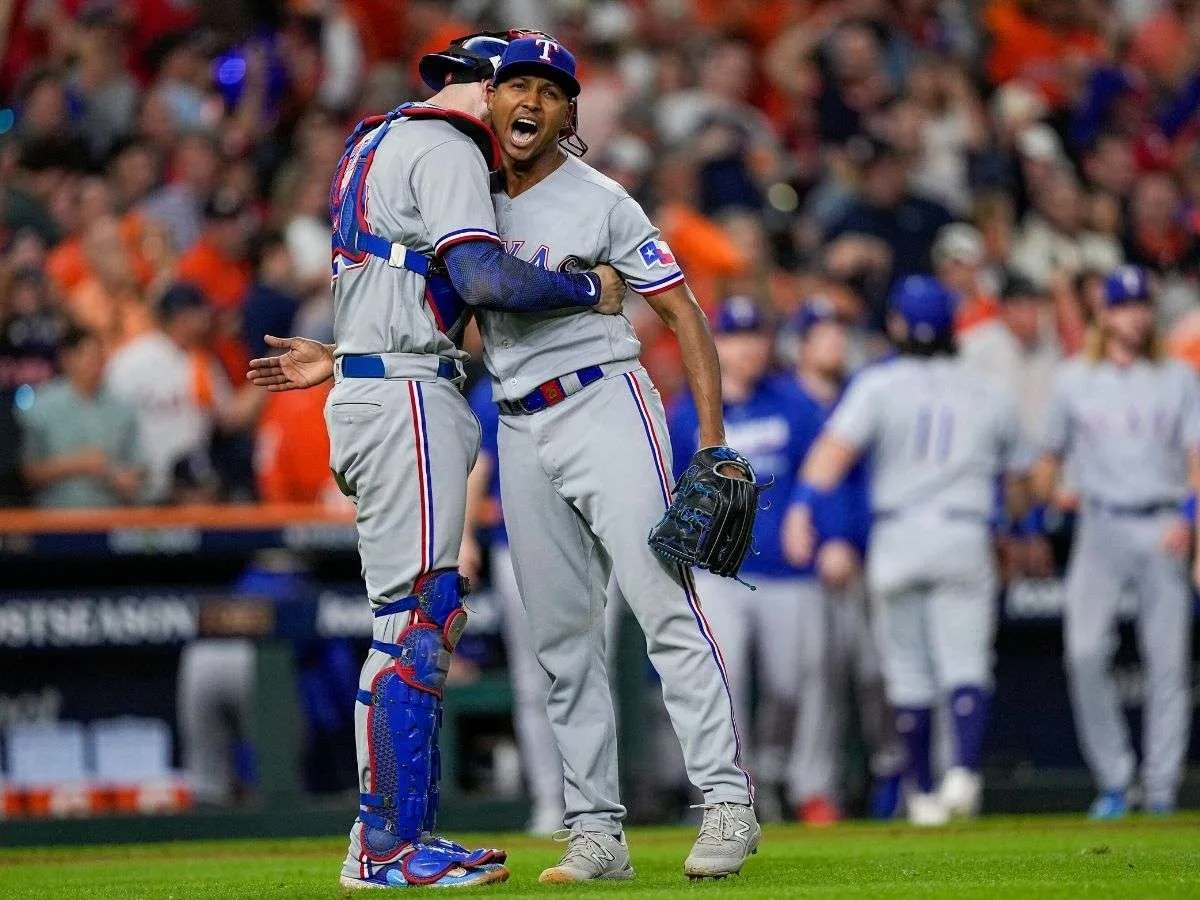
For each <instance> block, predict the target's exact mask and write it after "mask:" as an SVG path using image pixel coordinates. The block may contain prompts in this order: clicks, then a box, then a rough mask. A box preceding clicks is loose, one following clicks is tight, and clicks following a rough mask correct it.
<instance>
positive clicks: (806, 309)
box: [790, 295, 837, 337]
mask: <svg viewBox="0 0 1200 900" xmlns="http://www.w3.org/2000/svg"><path fill="white" fill-rule="evenodd" d="M836 321H837V310H835V309H834V308H833V303H832V302H831V301H830V300H829V298H828V297H822V296H820V295H817V296H815V297H810V298H809V299H808V300H806V301H805V303H804V305H803V306H801V307H800V311H799V312H798V313H796V315H795V316H793V317H792V321H791V323H790V330H792V331H794V332H796V334H798V335H799V336H800V337H806V336H807V335H808V332H809V331H810V330H811V329H812V327H813V326H814V325H819V324H820V323H822V322H836Z"/></svg>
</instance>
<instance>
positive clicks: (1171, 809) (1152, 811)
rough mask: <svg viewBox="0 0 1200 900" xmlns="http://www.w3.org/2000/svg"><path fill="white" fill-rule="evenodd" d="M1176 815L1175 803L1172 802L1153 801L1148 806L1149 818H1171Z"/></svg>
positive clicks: (1147, 813)
mask: <svg viewBox="0 0 1200 900" xmlns="http://www.w3.org/2000/svg"><path fill="white" fill-rule="evenodd" d="M1174 813H1175V803H1174V802H1173V801H1171V800H1152V801H1151V802H1150V803H1147V804H1146V815H1148V816H1170V815H1174Z"/></svg>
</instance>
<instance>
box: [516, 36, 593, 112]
mask: <svg viewBox="0 0 1200 900" xmlns="http://www.w3.org/2000/svg"><path fill="white" fill-rule="evenodd" d="M524 74H532V75H540V76H541V77H542V78H548V79H550V80H551V81H553V82H554V83H555V84H557V85H559V86H560V87H561V88H562V89H563V90H564V91H566V92H567V96H568V97H572V98H573V97H577V96H579V81H578V80H577V79H576V78H575V57H574V55H572V53H571V51H570V50H568V49H567V48H566V47H564V46H563V45H562V44H560V43H559V42H558V41H556V40H554V39H553V38H549V37H546V36H544V35H543V36H540V37H525V38H520V39H518V40H515V41H513V42H512V43H511V44H509V45H508V47H507V48H506V49H505V51H504V55H503V56H501V58H500V64H499V65H498V66H497V67H496V83H497V84H499V83H500V82H502V81H507V80H508V79H510V78H515V77H516V76H518V75H524Z"/></svg>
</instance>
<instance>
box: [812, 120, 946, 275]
mask: <svg viewBox="0 0 1200 900" xmlns="http://www.w3.org/2000/svg"><path fill="white" fill-rule="evenodd" d="M849 149H850V152H851V155H852V157H853V158H854V160H855V162H856V163H857V165H858V166H859V169H860V171H861V172H862V185H861V188H860V191H859V196H858V198H857V199H856V200H855V201H854V202H853V203H852V204H851V205H850V208H849V209H848V210H847V211H846V214H845V215H844V216H843V217H842V219H841V221H840V222H838V223H837V224H836V225H834V226H833V228H832V229H831V230H830V232H829V235H828V237H829V239H831V240H833V239H836V238H838V237H840V236H842V235H853V236H859V237H868V238H873V239H875V240H876V241H878V242H879V243H880V244H882V245H883V246H884V247H885V248H886V249H887V250H888V251H889V254H888V255H889V256H890V262H889V264H888V266H887V269H886V272H887V279H888V281H889V282H891V281H895V280H898V279H900V278H903V277H904V276H906V275H914V274H928V273H930V272H931V271H932V269H933V260H932V258H931V251H932V249H933V242H934V239H935V237H936V236H937V233H938V231H939V230H940V229H941V228H942V227H943V226H944V225H947V224H949V223H950V222H951V221H952V216H951V215H950V213H949V212H948V211H947V210H946V208H945V207H943V206H942V205H941V204H938V203H934V202H933V201H932V200H925V199H922V198H920V197H916V196H913V195H912V194H911V193H910V192H909V190H908V175H909V170H910V160H909V159H907V158H906V157H905V156H904V155H903V154H902V153H901V152H900V151H899V150H898V149H897V148H896V147H895V146H894V145H893V144H891V143H889V142H887V141H884V140H880V139H878V138H862V139H857V140H856V141H855V142H854V143H853V144H852V145H851V147H850V148H849Z"/></svg>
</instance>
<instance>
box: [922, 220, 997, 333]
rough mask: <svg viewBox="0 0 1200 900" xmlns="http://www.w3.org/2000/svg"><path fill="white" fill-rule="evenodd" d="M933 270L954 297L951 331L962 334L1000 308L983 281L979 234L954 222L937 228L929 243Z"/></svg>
mask: <svg viewBox="0 0 1200 900" xmlns="http://www.w3.org/2000/svg"><path fill="white" fill-rule="evenodd" d="M932 255H933V272H934V275H936V276H937V280H938V281H940V282H941V283H942V284H944V285H945V286H946V287H948V288H949V289H950V291H951V293H953V294H954V295H955V296H956V297H957V298H958V309H957V311H956V312H955V320H954V329H955V334H956V335H957V336H958V337H959V338H962V337H963V336H964V335H965V334H967V333H968V332H970V331H971V330H973V329H975V328H977V327H979V326H980V325H982V324H983V323H985V322H988V321H990V320H992V319H994V318H995V317H996V316H997V315H998V314H999V312H1000V307H999V304H997V303H996V298H995V295H994V294H993V292H992V290H991V289H990V287H989V285H988V284H987V283H985V281H984V273H983V271H982V269H983V262H984V249H983V235H981V234H980V233H979V232H978V231H976V230H975V229H974V228H972V227H971V226H970V225H966V224H963V223H961V222H956V223H954V224H953V225H947V226H946V227H945V228H943V229H942V230H941V231H939V232H938V236H937V240H936V241H935V242H934V244H933V251H932Z"/></svg>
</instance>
